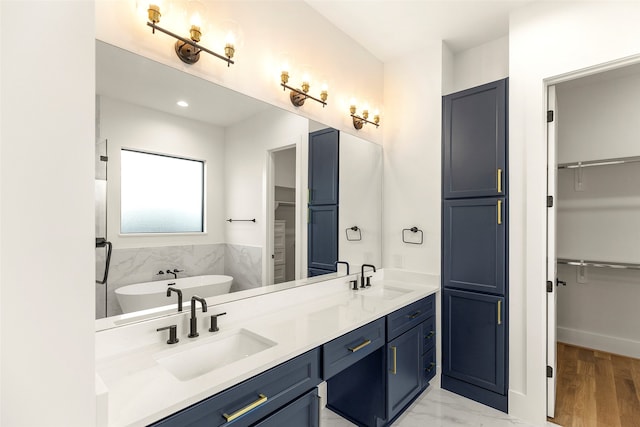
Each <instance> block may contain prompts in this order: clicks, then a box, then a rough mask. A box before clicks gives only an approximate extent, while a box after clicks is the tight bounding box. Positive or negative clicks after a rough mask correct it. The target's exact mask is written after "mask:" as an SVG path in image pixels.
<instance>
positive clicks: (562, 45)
mask: <svg viewBox="0 0 640 427" xmlns="http://www.w3.org/2000/svg"><path fill="white" fill-rule="evenodd" d="M639 13H640V4H639V3H634V2H619V3H618V2H615V3H614V2H556V3H549V2H544V3H532V4H530V5H528V6H525V7H523V8H521V9H518V10H516V11H515V12H514V13H512V15H511V18H510V31H509V37H510V38H509V76H510V88H509V93H510V99H509V103H510V108H509V129H510V130H509V168H510V172H509V185H510V189H509V195H510V199H511V200H510V211H509V215H510V229H509V231H510V247H509V258H510V259H509V267H510V274H509V281H510V285H509V286H510V288H509V289H510V297H509V302H510V308H509V310H510V325H509V329H510V331H509V340H510V345H509V358H510V359H509V365H510V370H509V383H510V384H509V385H510V395H509V407H510V410H509V411H510V413H512V414H513V415H515V416H518V417H520V418H523V419H526V420H529V421H531V422H533V423H535V424H537V425H541V424H544V422H545V413H546V409H545V408H546V406H545V401H546V381H547V380H546V378H545V365H546V332H545V331H546V308H545V307H546V292H545V287H544V285H543V284H544V283H545V280H546V278H545V263H546V223H545V221H546V208H545V204H544V200H545V197H546V122H545V115H546V114H545V112H546V107H545V103H546V101H545V99H546V92H545V86H544V82H545V79H549V78H552V77H556V76H561V75H563V74H565V73H569V72H572V71H574V70H579V69H584V68H587V67H592V66H594V65H597V64H602V63H606V62H608V61H613V60H616V59H618V58H623V57H627V56H630V55H636V54H638V53H640V27H639V26H638V25H637V20H636V17H637V16H638V14H639Z"/></svg>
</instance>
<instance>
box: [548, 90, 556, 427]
mask: <svg viewBox="0 0 640 427" xmlns="http://www.w3.org/2000/svg"><path fill="white" fill-rule="evenodd" d="M547 95H548V101H547V107H548V108H547V110H548V111H552V112H553V113H551V114H553V119H552V120H551V121H549V119H547V156H548V158H547V194H548V195H549V196H551V197H553V206H552V207H549V208H547V283H549V282H551V292H547V366H549V367H550V368H551V372H552V375H551V377H549V378H547V416H549V417H553V416H554V413H555V409H556V377H557V367H556V302H557V293H556V291H557V289H556V278H557V267H556V266H557V264H556V204H557V184H556V182H557V175H558V167H557V158H556V154H557V151H558V150H557V133H556V132H557V130H556V123H557V121H558V117H557V115H558V112H557V109H556V88H555V86H549V87H548V88H547ZM547 369H549V368H547Z"/></svg>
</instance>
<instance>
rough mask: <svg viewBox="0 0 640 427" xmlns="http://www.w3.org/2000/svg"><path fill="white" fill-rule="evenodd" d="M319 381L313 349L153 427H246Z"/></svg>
mask: <svg viewBox="0 0 640 427" xmlns="http://www.w3.org/2000/svg"><path fill="white" fill-rule="evenodd" d="M321 381H322V380H321V379H320V348H316V349H314V350H311V351H309V352H307V353H305V354H302V355H300V356H298V357H296V358H295V359H292V360H290V361H288V362H285V363H283V364H281V365H278V366H276V367H275V368H272V369H270V370H268V371H266V372H263V373H262V374H259V375H256V376H255V377H253V378H251V379H248V380H246V381H244V382H242V383H240V384H237V385H235V386H233V387H231V388H229V389H227V390H225V391H223V392H221V393H218V394H216V395H214V396H211V397H209V398H207V399H205V400H203V401H201V402H199V403H196V404H195V405H193V406H190V407H188V408H186V409H184V410H183V411H180V412H178V413H176V414H173V415H170V416H169V417H167V418H165V419H163V420H160V421H158V422H157V423H155V424H152V425H153V426H158V427H160V426H162V427H169V426H171V427H199V426H207V427H218V426H223V425H224V426H234V427H240V426H249V425H252V424H254V423H256V422H257V421H259V420H261V419H263V418H264V417H266V416H267V415H269V414H271V413H272V412H274V411H276V410H278V409H280V408H282V407H283V406H285V405H286V404H288V403H289V402H291V401H293V400H295V399H296V398H297V397H298V396H301V395H302V394H304V393H306V392H308V391H309V390H311V389H314V388H315V387H316V386H317V385H318V384H320V382H321Z"/></svg>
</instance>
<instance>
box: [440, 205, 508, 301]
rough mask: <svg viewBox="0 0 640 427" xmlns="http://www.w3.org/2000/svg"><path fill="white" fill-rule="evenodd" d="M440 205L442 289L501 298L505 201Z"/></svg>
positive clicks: (504, 274)
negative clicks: (460, 290)
mask: <svg viewBox="0 0 640 427" xmlns="http://www.w3.org/2000/svg"><path fill="white" fill-rule="evenodd" d="M442 205H443V207H442V210H443V212H442V226H443V230H442V253H443V256H442V283H443V286H444V287H445V288H457V289H466V290H470V291H477V292H485V293H491V294H496V295H504V294H505V280H506V221H507V218H506V213H507V206H506V200H505V199H504V198H501V197H489V198H482V199H463V200H445V201H443V204H442Z"/></svg>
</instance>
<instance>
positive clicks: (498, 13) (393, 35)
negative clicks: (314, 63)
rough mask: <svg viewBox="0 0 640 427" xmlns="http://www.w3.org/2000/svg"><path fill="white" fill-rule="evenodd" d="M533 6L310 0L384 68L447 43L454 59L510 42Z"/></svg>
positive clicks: (458, 0) (517, 2) (504, 1)
mask: <svg viewBox="0 0 640 427" xmlns="http://www.w3.org/2000/svg"><path fill="white" fill-rule="evenodd" d="M531 1H533V0H495V1H487V0H346V1H345V0H341V1H338V0H305V2H306V3H307V4H309V5H310V6H311V7H312V8H313V9H315V10H316V11H317V12H318V13H320V14H321V15H323V16H324V17H325V18H327V19H328V20H329V21H331V22H332V23H333V24H334V25H335V26H336V27H338V28H339V29H340V30H342V31H343V32H344V33H346V34H348V35H349V36H351V38H353V39H354V40H355V41H356V42H358V43H359V44H360V45H362V46H363V47H364V48H365V49H367V50H368V51H369V52H371V53H372V54H373V55H374V56H376V57H377V58H378V59H380V60H381V61H383V62H387V61H390V60H393V59H396V58H398V57H400V56H403V55H404V54H407V53H411V52H414V51H416V50H418V49H419V48H420V47H422V46H423V44H424V43H425V41H427V40H429V41H433V40H444V41H445V42H446V43H447V45H448V46H449V48H450V49H451V50H452V51H453V52H454V53H455V52H460V51H464V50H466V49H469V48H471V47H475V46H478V45H481V44H483V43H486V42H488V41H491V40H495V39H497V38H500V37H503V36H506V35H507V34H508V31H509V13H510V12H511V11H512V10H514V9H516V8H518V7H521V6H523V5H525V4H527V3H531Z"/></svg>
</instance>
